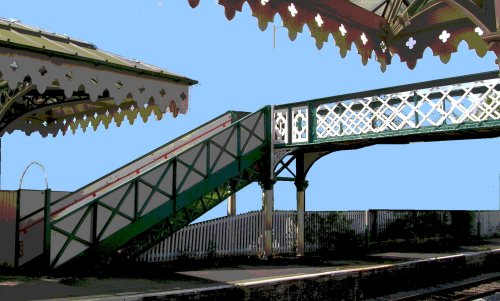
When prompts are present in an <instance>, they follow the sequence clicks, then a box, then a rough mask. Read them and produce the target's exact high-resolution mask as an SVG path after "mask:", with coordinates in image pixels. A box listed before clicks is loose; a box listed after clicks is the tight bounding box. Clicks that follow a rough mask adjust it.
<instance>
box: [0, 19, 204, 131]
mask: <svg viewBox="0 0 500 301" xmlns="http://www.w3.org/2000/svg"><path fill="white" fill-rule="evenodd" d="M196 83H197V82H196V81H195V80H192V79H189V78H187V77H183V76H180V75H177V74H174V73H171V72H169V71H167V70H163V69H161V68H158V67H155V66H152V65H149V64H146V63H143V62H140V61H138V60H133V59H126V58H124V57H121V56H118V55H115V54H111V53H109V52H105V51H103V50H100V49H98V48H97V47H96V46H95V45H93V44H90V43H87V42H83V41H80V40H76V39H73V38H70V37H67V36H65V35H59V34H56V33H49V32H47V31H45V30H41V29H38V28H34V27H31V26H27V25H24V24H21V23H20V22H19V21H18V20H12V19H3V18H0V136H1V135H3V134H4V133H5V132H8V133H11V132H12V131H14V130H22V131H24V132H25V133H27V134H28V135H29V134H31V133H32V132H36V131H37V132H40V133H41V134H42V135H43V136H46V135H48V134H52V135H54V136H55V135H56V134H57V133H58V132H59V131H61V132H62V133H63V134H65V133H66V131H67V130H68V129H70V130H72V131H73V132H74V131H75V130H76V129H77V128H78V127H81V128H82V129H83V130H84V131H85V129H86V128H87V126H88V125H92V127H93V128H94V129H96V128H97V126H98V125H99V124H103V125H104V126H105V127H106V128H107V127H108V126H109V124H110V123H111V122H112V121H114V122H116V123H117V124H118V126H119V125H120V124H121V122H122V121H123V120H124V119H125V117H127V119H128V120H129V122H130V123H133V121H134V120H135V118H136V117H137V116H138V115H140V116H141V117H142V119H143V120H144V121H147V119H148V117H149V116H150V115H151V114H155V116H156V118H158V119H161V118H162V117H163V114H164V113H165V112H171V113H172V114H173V115H174V117H175V116H177V114H178V113H186V112H187V109H188V88H189V86H190V85H193V84H196Z"/></svg>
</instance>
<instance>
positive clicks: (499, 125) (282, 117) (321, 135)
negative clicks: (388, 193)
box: [273, 71, 500, 148]
mask: <svg viewBox="0 0 500 301" xmlns="http://www.w3.org/2000/svg"><path fill="white" fill-rule="evenodd" d="M499 130H500V79H499V74H498V71H493V72H486V73H480V74H474V75H468V76H462V77H454V78H448V79H443V80H436V81H429V82H423V83H417V84H412V85H404V86H397V87H391V88H384V89H378V90H371V91H366V92H361V93H354V94H346V95H340V96H335V97H328V98H322V99H317V100H311V101H306V102H299V103H292V104H285V105H279V106H275V107H274V114H273V141H274V145H275V147H278V148H279V147H290V146H295V145H311V144H321V143H335V142H340V143H346V142H351V141H352V142H354V141H359V140H366V139H376V138H403V137H406V138H405V139H401V140H404V141H405V142H408V141H409V140H410V141H412V139H413V138H408V137H409V136H411V137H416V136H418V137H421V136H422V134H423V135H425V134H430V133H440V134H441V135H436V136H439V137H440V138H438V139H430V140H447V139H448V138H449V139H456V138H458V137H460V135H457V133H460V132H462V133H464V134H466V135H464V137H466V138H467V137H470V135H469V136H468V135H467V134H470V133H471V132H474V134H477V133H480V134H486V133H490V136H492V135H491V132H494V133H496V134H494V136H497V134H498V133H497V132H498V131H499ZM450 134H453V137H451V135H450ZM446 135H450V136H446ZM486 135H487V134H486ZM476 136H477V135H476ZM479 136H480V137H483V136H484V135H479ZM396 140H397V139H396ZM419 140H429V138H428V135H427V138H425V139H418V138H417V139H415V141H419ZM391 142H394V141H391ZM395 142H397V141H395Z"/></svg>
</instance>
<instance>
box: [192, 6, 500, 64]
mask: <svg viewBox="0 0 500 301" xmlns="http://www.w3.org/2000/svg"><path fill="white" fill-rule="evenodd" d="M188 1H189V4H190V5H191V7H193V8H194V7H196V6H197V5H198V4H199V2H200V0H188ZM218 2H219V4H220V5H222V6H224V9H225V14H226V17H227V18H228V19H229V20H231V19H232V18H233V17H234V16H235V14H236V11H240V12H241V11H242V8H243V5H244V4H245V2H246V3H247V4H248V5H249V7H250V8H251V10H252V15H253V16H255V17H256V18H257V19H258V23H259V27H260V29H261V30H265V29H266V28H267V26H268V23H269V22H273V21H274V17H275V15H277V14H278V15H279V16H280V17H281V19H282V21H283V26H284V27H286V28H287V29H288V34H289V37H290V39H291V40H294V39H295V38H296V36H297V33H299V32H302V30H303V27H304V25H307V26H308V28H309V30H310V32H311V35H312V36H313V37H314V39H315V40H316V46H317V47H318V48H321V47H322V46H323V44H324V43H325V42H326V41H328V37H329V35H331V36H333V38H334V40H335V44H336V45H337V46H338V47H339V48H340V54H341V55H342V57H344V56H345V55H346V53H347V51H348V50H351V47H352V44H353V43H354V44H355V45H356V48H357V49H358V52H359V54H360V55H361V58H362V61H363V63H364V64H366V63H367V61H368V59H369V58H371V57H372V55H374V56H375V59H376V60H377V61H378V62H379V63H380V65H381V69H382V70H385V68H386V65H387V64H390V63H391V60H392V57H393V56H394V55H395V54H397V55H398V56H399V58H400V59H401V61H402V62H405V63H406V64H407V65H408V67H409V68H410V69H413V68H414V67H415V65H416V63H417V60H418V59H420V58H422V56H423V53H424V51H425V49H426V48H427V47H429V48H430V49H431V50H432V52H433V54H434V55H438V56H439V57H440V58H441V61H443V62H444V63H447V62H448V61H449V60H450V56H451V54H452V53H453V52H456V50H457V47H458V45H459V43H460V42H461V41H466V42H467V44H468V46H469V48H471V49H475V51H476V53H477V54H478V55H479V56H481V57H483V56H484V55H485V54H486V53H487V51H493V52H495V54H496V55H497V57H498V56H499V55H500V49H499V48H500V47H499V39H500V36H499V33H498V28H499V26H500V21H499V16H500V1H497V0H484V1H481V0H351V1H348V0H218ZM497 62H498V60H497Z"/></svg>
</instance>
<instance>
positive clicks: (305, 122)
mask: <svg viewBox="0 0 500 301" xmlns="http://www.w3.org/2000/svg"><path fill="white" fill-rule="evenodd" d="M289 116H291V120H290V119H289ZM273 124H274V125H273V127H274V131H273V132H274V134H273V139H274V141H275V143H278V144H280V143H288V142H289V141H290V140H291V142H292V143H301V142H308V141H309V112H308V108H307V106H298V107H292V108H286V109H280V110H275V111H274V119H273ZM289 130H291V131H292V132H291V133H289Z"/></svg>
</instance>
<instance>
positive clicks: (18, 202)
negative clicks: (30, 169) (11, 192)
mask: <svg viewBox="0 0 500 301" xmlns="http://www.w3.org/2000/svg"><path fill="white" fill-rule="evenodd" d="M20 219H21V188H19V189H18V190H17V197H16V234H15V240H16V242H15V244H14V267H15V268H16V269H17V268H18V267H19V253H20V247H19V244H20V242H19V222H20Z"/></svg>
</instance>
